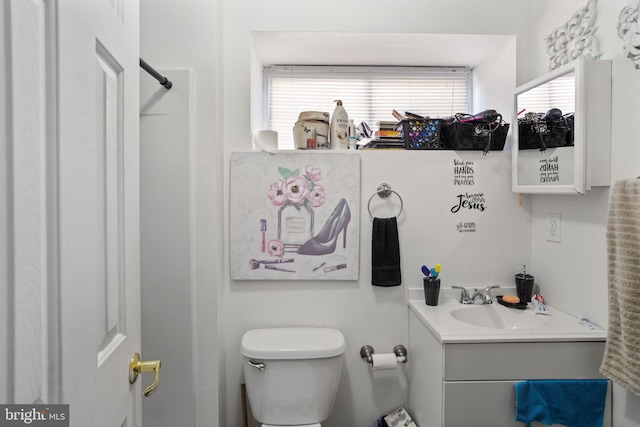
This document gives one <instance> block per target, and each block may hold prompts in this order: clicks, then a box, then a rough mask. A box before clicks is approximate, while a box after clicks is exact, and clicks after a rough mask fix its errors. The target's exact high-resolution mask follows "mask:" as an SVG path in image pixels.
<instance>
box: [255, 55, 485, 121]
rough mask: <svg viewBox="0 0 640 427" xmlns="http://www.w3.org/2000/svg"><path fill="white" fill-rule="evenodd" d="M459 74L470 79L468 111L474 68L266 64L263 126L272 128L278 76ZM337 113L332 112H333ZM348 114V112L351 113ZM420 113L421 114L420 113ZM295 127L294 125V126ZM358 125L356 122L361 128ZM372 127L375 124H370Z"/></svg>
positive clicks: (467, 100) (467, 97)
mask: <svg viewBox="0 0 640 427" xmlns="http://www.w3.org/2000/svg"><path fill="white" fill-rule="evenodd" d="M450 73H455V74H456V75H465V76H466V105H467V107H466V109H467V110H469V109H471V108H472V106H473V68H471V67H467V66H446V67H445V66H385V65H379V66H375V65H373V66H361V65H266V66H263V78H262V85H263V87H262V118H261V120H262V127H263V129H269V128H270V127H269V122H270V113H271V111H270V103H271V86H272V77H273V76H274V75H276V76H277V75H282V76H284V75H286V74H293V75H297V76H304V77H313V76H319V77H322V78H326V76H328V75H331V74H333V75H336V76H340V77H347V78H349V77H351V78H354V79H355V78H357V77H358V76H362V77H365V76H366V75H371V74H375V75H376V76H380V77H382V78H385V77H398V78H401V76H403V75H406V76H414V77H417V76H428V75H432V76H444V75H446V74H450ZM332 111H333V110H331V111H329V113H331V112H332ZM347 111H348V110H347ZM464 112H469V111H455V112H452V114H455V113H464ZM416 113H420V112H416ZM293 124H294V123H292V124H291V126H292V127H293ZM357 124H358V123H356V125H357ZM369 125H370V126H372V125H374V123H369Z"/></svg>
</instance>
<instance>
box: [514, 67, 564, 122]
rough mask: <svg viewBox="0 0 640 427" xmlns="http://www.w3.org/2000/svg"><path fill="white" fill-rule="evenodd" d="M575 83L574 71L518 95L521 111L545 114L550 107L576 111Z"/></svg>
mask: <svg viewBox="0 0 640 427" xmlns="http://www.w3.org/2000/svg"><path fill="white" fill-rule="evenodd" d="M575 84H576V79H575V75H574V74H573V73H570V74H566V75H564V76H560V77H558V78H555V79H553V80H551V81H549V82H547V83H545V84H542V85H540V86H537V87H535V88H533V89H530V90H528V91H526V92H523V93H521V94H519V95H518V110H519V112H520V113H530V112H534V113H538V114H544V113H546V112H547V110H549V109H550V108H558V109H560V110H561V111H562V112H563V113H565V114H566V113H573V112H574V111H575V108H576V107H575V90H576V89H575Z"/></svg>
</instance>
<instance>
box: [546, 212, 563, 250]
mask: <svg viewBox="0 0 640 427" xmlns="http://www.w3.org/2000/svg"><path fill="white" fill-rule="evenodd" d="M547 242H556V243H560V214H547Z"/></svg>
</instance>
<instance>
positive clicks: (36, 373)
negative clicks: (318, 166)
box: [0, 0, 152, 427]
mask: <svg viewBox="0 0 640 427" xmlns="http://www.w3.org/2000/svg"><path fill="white" fill-rule="evenodd" d="M0 8H1V9H2V10H1V11H0V18H4V19H3V20H2V22H5V23H7V22H9V23H10V25H7V26H3V27H4V28H3V29H2V30H0V31H2V36H1V37H2V39H3V40H0V41H3V42H5V43H0V44H1V45H2V46H3V47H2V48H0V49H6V51H4V52H0V53H4V55H3V56H4V58H5V60H6V59H8V62H7V66H5V67H4V70H5V72H7V73H9V76H8V79H0V80H2V82H0V89H1V90H0V94H2V95H6V96H4V97H2V98H3V101H2V102H4V105H3V107H0V113H2V112H4V113H5V114H3V122H6V123H3V122H0V124H4V125H6V126H5V127H4V128H3V129H1V130H0V132H4V135H2V136H6V138H3V142H4V141H7V143H6V144H3V148H5V149H3V150H0V166H2V167H1V168H0V170H1V172H0V221H1V224H0V245H1V246H0V267H3V268H0V271H2V273H0V284H1V285H6V286H1V287H0V289H1V290H0V311H3V310H4V313H6V319H7V322H4V321H2V322H0V324H3V326H2V327H0V347H2V346H3V344H6V346H5V348H7V350H8V351H7V352H6V353H5V354H3V355H2V356H0V378H3V379H0V381H4V378H6V383H5V384H2V383H0V401H2V402H6V403H21V404H33V403H66V404H69V405H70V407H69V411H70V414H69V419H70V425H71V426H73V427H86V426H92V427H93V426H105V427H107V426H108V427H119V426H139V425H141V420H140V414H141V411H140V399H141V388H140V384H141V381H137V383H136V384H135V385H130V384H129V375H128V369H129V362H130V359H131V356H132V354H133V353H134V352H139V351H140V283H139V280H140V279H139V277H140V256H139V178H138V175H139V148H138V133H139V122H138V114H139V107H138V105H139V100H138V97H139V89H138V86H139V80H138V79H139V71H138V70H139V66H138V58H139V19H138V18H139V17H138V14H139V7H138V1H137V0H91V1H87V0H31V1H24V0H8V1H4V2H3V4H2V6H0ZM7 46H8V47H7ZM7 82H10V84H9V83H7ZM3 92H5V93H3ZM5 110H6V111H5ZM143 356H145V355H143ZM146 375H152V374H146Z"/></svg>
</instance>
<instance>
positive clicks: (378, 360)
mask: <svg viewBox="0 0 640 427" xmlns="http://www.w3.org/2000/svg"><path fill="white" fill-rule="evenodd" d="M371 357H372V359H373V370H374V371H381V370H384V369H395V368H396V367H397V366H398V358H397V357H396V355H395V354H393V353H383V354H374V355H372V356H371Z"/></svg>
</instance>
